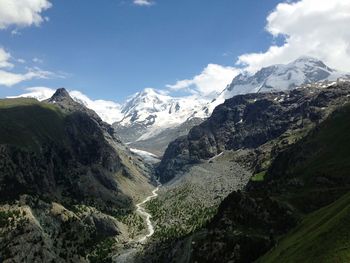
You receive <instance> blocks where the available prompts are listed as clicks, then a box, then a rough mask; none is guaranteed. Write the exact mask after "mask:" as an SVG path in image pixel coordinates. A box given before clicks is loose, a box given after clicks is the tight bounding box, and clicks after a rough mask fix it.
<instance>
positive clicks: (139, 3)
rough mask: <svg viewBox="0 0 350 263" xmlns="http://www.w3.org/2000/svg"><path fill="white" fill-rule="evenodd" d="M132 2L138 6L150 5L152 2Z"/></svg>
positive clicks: (147, 0)
mask: <svg viewBox="0 0 350 263" xmlns="http://www.w3.org/2000/svg"><path fill="white" fill-rule="evenodd" d="M133 3H134V4H135V5H139V6H150V5H153V4H154V2H153V1H151V0H133Z"/></svg>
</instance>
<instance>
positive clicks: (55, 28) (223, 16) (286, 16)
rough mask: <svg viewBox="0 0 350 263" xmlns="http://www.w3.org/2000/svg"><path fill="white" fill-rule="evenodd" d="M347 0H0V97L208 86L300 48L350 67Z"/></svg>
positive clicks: (185, 90)
mask: <svg viewBox="0 0 350 263" xmlns="http://www.w3.org/2000/svg"><path fill="white" fill-rule="evenodd" d="M349 24H350V0H332V1H329V0H299V1H281V0H264V1H261V0H216V1H214V0H177V1H174V0H74V1H72V0H0V97H6V96H9V95H18V94H22V93H25V92H26V89H28V88H33V87H36V88H37V89H38V87H40V88H51V89H56V88H59V87H65V88H67V89H69V90H78V91H80V92H82V93H84V94H86V95H87V96H88V97H90V98H92V99H94V100H96V99H103V100H112V101H116V102H123V101H125V99H126V98H127V97H128V96H130V95H132V94H134V93H135V92H138V91H140V90H142V89H144V88H149V87H151V88H154V89H157V90H163V91H165V92H168V93H169V94H171V95H184V94H199V95H201V96H213V94H216V93H218V92H220V91H221V90H222V89H224V88H225V86H226V85H227V84H229V83H230V82H231V81H232V79H233V77H234V76H236V75H237V74H238V73H240V72H242V71H248V72H250V73H254V72H256V71H257V70H259V69H260V68H261V67H264V66H269V65H272V64H277V63H288V62H291V61H292V60H294V59H296V58H298V57H299V56H302V55H309V56H314V57H317V58H320V59H322V60H323V61H324V62H325V63H326V64H328V65H329V66H331V67H334V68H337V69H340V70H343V71H349V72H350V45H349V43H350V31H349V30H348V25H349Z"/></svg>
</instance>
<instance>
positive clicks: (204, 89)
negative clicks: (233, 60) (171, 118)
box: [167, 64, 240, 96]
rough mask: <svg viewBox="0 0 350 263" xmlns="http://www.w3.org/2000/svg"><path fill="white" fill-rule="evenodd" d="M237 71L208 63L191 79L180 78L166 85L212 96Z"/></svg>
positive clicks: (237, 72)
mask: <svg viewBox="0 0 350 263" xmlns="http://www.w3.org/2000/svg"><path fill="white" fill-rule="evenodd" d="M239 72H240V70H239V69H237V68H233V67H225V66H220V65H217V64H209V65H208V66H207V67H206V68H205V69H204V70H203V71H202V72H201V73H200V74H199V75H197V76H194V77H193V78H192V79H185V80H180V81H178V82H177V83H175V84H173V85H167V88H169V89H171V90H174V91H177V90H185V91H189V92H192V93H200V94H201V95H203V96H213V95H217V94H218V93H220V92H221V91H222V90H224V89H225V88H226V86H227V85H228V84H230V83H231V81H232V79H233V78H234V77H235V76H236V75H238V74H239Z"/></svg>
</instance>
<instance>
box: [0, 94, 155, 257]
mask: <svg viewBox="0 0 350 263" xmlns="http://www.w3.org/2000/svg"><path fill="white" fill-rule="evenodd" d="M0 124H1V125H0V201H1V204H8V205H4V206H3V205H0V210H1V211H2V212H0V217H1V218H2V219H3V223H2V224H0V231H1V232H2V234H3V235H2V236H1V242H0V243H1V244H5V245H6V253H5V254H2V253H1V254H0V255H2V256H3V258H5V259H8V260H9V261H8V262H10V261H11V260H14V261H15V262H21V261H22V262H23V260H24V259H25V256H26V253H28V255H31V256H30V257H31V259H32V261H38V260H39V261H42V260H43V261H50V260H54V261H55V262H64V261H69V260H73V261H75V262H79V261H85V260H86V259H87V254H88V253H91V252H92V251H94V249H95V247H94V245H96V244H97V243H99V242H101V241H103V240H104V239H106V238H108V237H114V236H118V235H120V236H121V238H122V236H125V235H126V233H125V231H124V232H123V231H122V230H121V229H122V228H120V225H122V224H121V223H119V222H118V221H117V220H116V219H115V218H113V217H111V215H113V216H123V215H126V214H128V213H130V212H131V211H133V209H134V203H135V202H137V201H138V200H139V199H140V198H142V197H143V196H145V195H146V193H147V192H148V191H149V190H150V189H151V185H150V184H149V182H150V181H151V178H150V168H149V167H147V166H146V165H144V164H143V163H142V161H141V160H139V159H138V158H137V157H136V156H135V155H133V154H132V153H131V152H130V151H129V150H128V149H127V148H126V147H125V146H124V145H123V144H122V143H121V142H120V140H119V139H118V138H117V137H116V136H115V135H114V131H113V129H112V127H111V126H110V125H108V124H106V123H104V122H103V121H102V120H101V119H100V118H99V117H98V115H97V114H96V113H95V112H93V111H91V110H89V109H87V108H85V107H84V106H83V105H81V104H79V103H77V102H75V101H74V100H72V99H71V97H70V96H69V94H68V92H67V91H66V90H65V89H59V90H57V92H56V93H55V94H54V95H53V96H52V98H50V99H49V100H47V101H45V102H37V101H36V100H33V99H14V100H2V101H0ZM124 184H125V185H128V186H129V188H130V189H125V188H124ZM10 204H11V205H10ZM23 207H25V209H24V208H23ZM13 214H14V215H16V216H15V217H16V220H15V219H13V224H12V223H11V224H10V223H8V222H10V220H11V219H10V218H11V217H12V215H13ZM17 214H18V215H17ZM0 221H1V220H0ZM11 222H12V221H11ZM19 228H20V229H19ZM31 233H32V234H31ZM77 235H79V236H77ZM14 236H19V237H20V238H22V239H23V240H27V241H28V242H27V243H28V244H31V242H35V240H36V238H35V237H34V236H37V237H38V238H39V237H40V238H39V239H40V240H42V243H40V244H38V245H37V249H36V250H37V251H38V253H39V254H33V253H34V252H33V253H32V252H30V251H28V249H30V246H24V245H23V246H22V245H20V246H19V247H18V246H16V245H15V244H16V242H15V238H14ZM69 238H74V240H75V241H74V242H71V243H69V242H68V240H70V239H69ZM71 241H73V240H71ZM84 246H86V248H84ZM3 249H4V247H3V246H2V247H0V251H2V250H3ZM18 250H21V251H22V253H21V254H17V251H18ZM33 251H35V250H33ZM40 251H43V254H42V253H40ZM45 251H46V252H45ZM5 262H6V261H5ZM11 262H12V261H11Z"/></svg>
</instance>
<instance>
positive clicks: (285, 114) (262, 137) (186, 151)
mask: <svg viewBox="0 0 350 263" xmlns="http://www.w3.org/2000/svg"><path fill="white" fill-rule="evenodd" d="M349 94H350V90H349V84H348V83H339V84H338V85H332V86H329V87H327V88H323V87H318V86H312V87H307V88H300V89H296V90H292V91H289V92H276V93H262V94H259V93H258V94H247V95H238V96H235V97H233V98H231V99H228V100H226V101H225V103H224V104H222V105H219V106H218V107H217V108H216V109H215V110H214V112H213V114H212V116H211V117H210V118H209V119H208V120H206V121H204V122H203V123H202V124H200V125H198V126H195V127H194V128H192V129H191V131H190V132H189V134H188V135H187V136H185V137H181V138H178V139H177V140H175V141H173V142H171V143H170V144H169V146H168V148H167V150H166V151H165V154H164V157H163V159H162V162H161V163H160V165H159V167H158V169H157V173H158V176H159V177H160V180H161V181H162V182H163V183H164V182H167V181H169V180H171V179H172V178H174V177H175V176H176V174H178V173H179V171H181V170H183V169H186V166H187V165H190V164H193V163H198V162H200V161H202V160H208V159H209V158H211V157H213V156H215V155H217V154H219V153H221V152H222V151H225V150H239V149H259V147H261V146H263V145H264V144H266V143H267V142H269V141H271V140H274V139H277V138H280V137H281V136H283V135H284V134H286V133H294V132H297V131H301V130H307V129H308V130H309V129H310V128H312V127H313V126H315V125H316V124H318V123H320V122H321V121H322V120H324V119H325V118H326V117H327V116H328V115H329V114H330V113H331V112H332V111H333V110H334V109H335V108H337V107H338V106H341V105H344V103H346V102H347V101H348V100H349V97H348V96H347V95H349ZM255 165H256V167H252V169H253V170H256V169H259V164H255Z"/></svg>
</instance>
